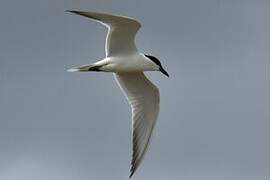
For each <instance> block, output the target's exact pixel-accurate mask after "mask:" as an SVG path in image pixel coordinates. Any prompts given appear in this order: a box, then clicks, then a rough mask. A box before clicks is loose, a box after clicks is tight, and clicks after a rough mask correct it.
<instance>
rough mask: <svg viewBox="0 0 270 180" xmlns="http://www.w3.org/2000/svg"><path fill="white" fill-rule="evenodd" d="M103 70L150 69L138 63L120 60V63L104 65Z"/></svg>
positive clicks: (136, 70)
mask: <svg viewBox="0 0 270 180" xmlns="http://www.w3.org/2000/svg"><path fill="white" fill-rule="evenodd" d="M102 70H103V71H108V72H138V71H147V70H148V69H146V68H145V67H144V66H142V65H140V64H137V63H130V62H129V63H127V62H119V63H109V64H107V65H105V66H103V67H102Z"/></svg>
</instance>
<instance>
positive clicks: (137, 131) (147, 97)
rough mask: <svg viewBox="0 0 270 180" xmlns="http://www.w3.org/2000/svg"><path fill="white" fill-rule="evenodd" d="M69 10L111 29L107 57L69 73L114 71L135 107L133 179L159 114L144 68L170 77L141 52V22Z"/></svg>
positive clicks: (154, 90)
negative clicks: (137, 40)
mask: <svg viewBox="0 0 270 180" xmlns="http://www.w3.org/2000/svg"><path fill="white" fill-rule="evenodd" d="M67 12H70V13H74V14H77V15H81V16H85V17H88V18H90V19H92V20H94V21H97V22H99V23H101V24H103V25H105V26H106V27H107V28H108V32H107V37H106V45H105V52H106V57H105V58H104V59H102V60H100V61H98V62H96V63H93V64H89V65H83V66H79V67H75V68H71V69H68V71H69V72H90V71H102V72H112V73H114V77H115V79H116V81H117V82H118V85H119V86H120V88H121V90H122V92H123V93H124V95H125V96H126V98H127V100H128V101H129V104H130V106H131V109H132V128H133V131H132V136H133V139H132V141H133V143H132V144H133V152H132V162H131V169H130V176H129V177H130V178H131V177H132V176H133V174H134V172H135V171H136V170H137V168H138V167H139V165H140V164H141V162H142V159H143V157H144V154H145V152H146V150H147V148H148V145H149V140H150V138H151V134H152V131H153V128H154V126H155V123H156V120H157V117H158V113H159V103H160V97H159V90H158V88H157V87H156V86H155V85H154V84H153V83H152V82H151V81H150V80H149V79H147V77H146V76H145V75H144V71H160V72H161V73H163V74H164V75H166V76H168V77H169V74H168V73H167V72H166V71H165V70H164V68H163V67H162V65H161V63H160V61H159V60H158V59H157V58H156V57H154V56H151V55H146V54H142V53H140V52H138V50H137V48H136V45H135V36H136V33H137V31H138V30H139V29H140V27H141V24H140V23H139V22H138V21H137V20H136V19H134V18H131V17H126V16H116V15H111V14H105V13H98V12H89V11H73V10H71V11H70V10H69V11H67Z"/></svg>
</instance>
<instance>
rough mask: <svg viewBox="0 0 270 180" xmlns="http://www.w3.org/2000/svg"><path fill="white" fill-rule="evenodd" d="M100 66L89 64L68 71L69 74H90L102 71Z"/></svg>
mask: <svg viewBox="0 0 270 180" xmlns="http://www.w3.org/2000/svg"><path fill="white" fill-rule="evenodd" d="M100 68H101V66H100V65H94V64H88V65H83V66H79V67H74V68H71V69H68V70H67V71H68V72H89V71H101V69H100Z"/></svg>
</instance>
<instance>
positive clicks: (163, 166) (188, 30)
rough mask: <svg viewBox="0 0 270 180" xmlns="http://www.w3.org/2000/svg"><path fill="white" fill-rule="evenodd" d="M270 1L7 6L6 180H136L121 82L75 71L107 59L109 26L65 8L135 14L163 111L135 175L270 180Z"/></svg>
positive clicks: (0, 76) (112, 0)
mask: <svg viewBox="0 0 270 180" xmlns="http://www.w3.org/2000/svg"><path fill="white" fill-rule="evenodd" d="M269 7H270V2H269V1H266V0H265V1H263V0H258V1H254V0H245V1H244V0H204V1H201V0H181V1H176V0H175V1H165V0H147V1H145V0H136V1H135V0H57V1H53V0H23V1H17V0H1V2H0V23H1V26H0V179H1V180H105V179H106V180H107V179H110V180H119V179H127V178H128V175H129V168H130V166H129V164H130V160H131V114H130V108H129V106H128V103H127V101H126V99H125V98H124V96H123V95H122V93H121V91H120V90H119V87H118V86H117V84H116V83H115V81H114V79H113V76H112V75H111V74H109V73H108V74H106V73H82V74H80V73H68V72H66V69H67V68H69V67H72V66H74V65H75V66H76V65H82V64H88V63H92V62H95V61H97V60H100V59H102V58H103V57H104V54H105V53H104V39H105V33H106V31H105V30H106V29H105V27H103V26H101V25H99V24H98V23H96V22H92V21H90V20H88V19H86V18H83V17H79V16H75V15H72V14H68V13H65V12H64V11H65V10H67V9H80V10H93V11H101V12H108V13H114V14H120V15H126V16H132V17H135V18H137V19H138V20H139V21H140V22H141V23H142V28H141V29H140V31H139V33H138V35H137V40H136V42H137V47H138V49H140V51H141V52H143V53H146V54H152V55H154V56H156V57H158V58H159V59H160V60H161V62H162V64H163V66H164V68H165V69H166V70H167V71H168V72H169V74H170V78H167V77H165V76H164V75H162V74H161V73H158V72H151V73H147V75H148V77H149V78H150V79H151V80H152V81H153V82H154V83H155V84H156V85H157V86H158V87H159V89H160V94H161V111H160V116H159V118H158V122H157V126H156V128H155V132H154V135H153V139H152V142H151V145H150V148H149V151H148V153H147V154H146V157H145V159H144V162H143V163H142V165H141V166H140V168H139V170H138V171H137V173H136V174H135V176H134V180H139V179H140V180H146V179H147V180H151V179H155V180H164V179H166V180H167V179H168V180H227V179H230V180H254V179H256V180H268V179H270V155H269V152H270V143H269V138H270V96H269V92H270V83H269V77H270V71H269V67H270V54H269V53H270V23H269V17H270V11H269Z"/></svg>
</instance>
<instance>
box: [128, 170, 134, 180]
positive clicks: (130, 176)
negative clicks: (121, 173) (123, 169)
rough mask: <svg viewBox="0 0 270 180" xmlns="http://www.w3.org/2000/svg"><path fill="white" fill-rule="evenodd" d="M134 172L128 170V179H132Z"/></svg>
mask: <svg viewBox="0 0 270 180" xmlns="http://www.w3.org/2000/svg"><path fill="white" fill-rule="evenodd" d="M134 172H135V171H134V170H133V169H131V170H130V175H129V179H131V178H132V176H133V174H134Z"/></svg>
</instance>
